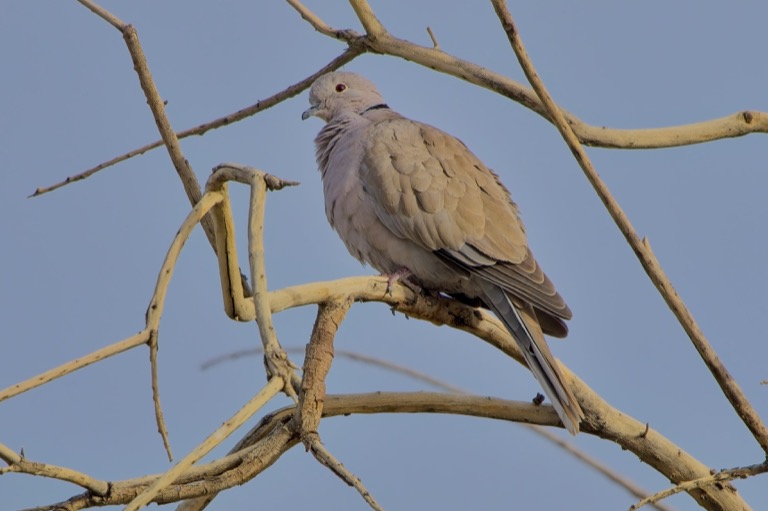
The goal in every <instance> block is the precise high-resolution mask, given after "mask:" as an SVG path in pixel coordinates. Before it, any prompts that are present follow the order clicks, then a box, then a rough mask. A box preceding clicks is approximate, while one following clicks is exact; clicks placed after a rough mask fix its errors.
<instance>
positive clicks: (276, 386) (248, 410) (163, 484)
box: [124, 376, 285, 511]
mask: <svg viewBox="0 0 768 511" xmlns="http://www.w3.org/2000/svg"><path fill="white" fill-rule="evenodd" d="M284 386H285V382H284V381H283V380H282V378H280V377H279V376H278V377H274V378H272V379H270V380H269V381H268V382H267V384H266V385H265V386H264V388H262V389H261V390H260V391H259V393H258V394H256V395H255V396H254V397H253V398H251V399H250V400H249V401H248V402H247V403H246V404H245V405H244V406H243V407H242V408H241V409H240V410H238V412H237V413H235V415H233V416H232V417H231V418H230V419H228V420H227V421H225V422H224V424H222V425H221V427H219V428H218V429H217V430H216V431H214V432H213V433H211V434H210V435H209V436H208V438H206V439H205V440H204V441H203V442H202V443H201V444H200V445H198V446H197V447H195V448H194V449H193V450H192V451H191V452H190V453H189V454H187V455H186V456H185V457H184V458H183V459H182V460H180V461H179V462H178V463H177V464H176V465H175V466H174V467H173V468H171V469H170V470H168V471H167V472H166V473H164V474H163V475H162V476H160V477H159V478H158V479H157V480H156V481H155V482H154V483H152V485H151V486H149V488H147V489H146V490H144V491H143V492H142V493H141V494H140V495H139V496H138V497H136V498H135V499H133V500H132V501H131V502H130V503H129V504H128V505H127V506H126V507H125V510H124V511H138V510H139V509H140V508H142V507H144V506H146V505H147V504H149V503H150V502H152V500H153V499H154V498H155V497H157V495H159V494H160V492H161V491H163V490H164V489H166V488H167V487H168V486H170V485H171V484H173V482H174V481H175V480H176V479H177V478H178V477H179V476H180V475H181V474H183V473H184V472H185V471H186V470H187V469H188V468H189V467H191V466H192V465H194V464H195V463H197V461H198V460H200V459H201V458H202V457H203V456H205V455H206V454H208V453H209V452H211V451H212V450H213V449H214V448H215V447H216V446H217V445H219V444H221V443H222V442H223V441H224V440H226V439H227V437H229V435H231V434H232V432H234V431H235V430H236V429H237V428H239V427H240V426H241V425H242V424H243V423H244V422H245V421H247V420H248V419H250V418H251V417H252V416H253V414H254V413H256V412H257V411H259V410H260V409H261V408H262V407H263V406H264V405H265V404H266V403H267V402H268V401H269V400H270V399H272V398H273V397H275V395H277V393H278V392H280V390H281V389H282V388H283V387H284Z"/></svg>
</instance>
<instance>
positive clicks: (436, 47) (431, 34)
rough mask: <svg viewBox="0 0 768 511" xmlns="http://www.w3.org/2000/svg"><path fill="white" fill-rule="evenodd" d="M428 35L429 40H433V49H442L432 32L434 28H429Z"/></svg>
mask: <svg viewBox="0 0 768 511" xmlns="http://www.w3.org/2000/svg"><path fill="white" fill-rule="evenodd" d="M427 33H428V34H429V38H430V39H432V48H434V49H435V50H439V49H440V44H439V43H438V42H437V38H436V37H435V34H434V33H433V32H432V27H427Z"/></svg>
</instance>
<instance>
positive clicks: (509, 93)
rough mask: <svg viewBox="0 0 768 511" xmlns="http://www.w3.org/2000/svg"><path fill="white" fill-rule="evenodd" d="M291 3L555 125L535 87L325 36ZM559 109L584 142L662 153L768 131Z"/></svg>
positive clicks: (379, 35) (458, 62) (755, 117)
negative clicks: (642, 124) (615, 122)
mask: <svg viewBox="0 0 768 511" xmlns="http://www.w3.org/2000/svg"><path fill="white" fill-rule="evenodd" d="M351 2H352V4H353V7H354V8H355V12H359V11H362V12H367V11H368V10H370V6H368V4H367V2H365V1H364V0H351ZM289 3H290V4H291V6H293V7H294V8H295V9H297V10H299V12H302V13H304V14H302V16H303V17H304V19H306V20H307V21H308V22H309V23H310V24H311V25H312V26H313V28H315V29H316V30H318V31H319V32H321V33H324V34H325V35H327V36H329V37H333V38H335V39H341V40H343V41H345V42H346V43H347V44H349V45H350V46H351V47H354V48H358V47H362V48H365V49H366V50H367V51H370V52H373V53H380V54H384V55H391V56H394V57H400V58H402V59H405V60H408V61H411V62H415V63H416V64H420V65H422V66H424V67H427V68H429V69H434V70H436V71H440V72H442V73H446V74H449V75H452V76H455V77H456V78H460V79H462V80H464V81H467V82H469V83H472V84H474V85H478V86H480V87H483V88H485V89H488V90H491V91H493V92H496V93H498V94H501V95H502V96H505V97H507V98H509V99H511V100H513V101H515V102H517V103H520V104H521V105H523V106H524V107H526V108H528V109H530V110H532V111H533V112H535V113H537V114H539V115H540V116H542V117H543V118H544V119H546V120H548V121H549V122H552V119H551V117H550V115H549V113H548V111H547V109H546V108H545V107H544V104H543V103H542V102H541V100H539V98H538V96H537V95H536V93H535V92H534V90H533V89H531V88H530V87H526V86H525V85H522V84H521V83H519V82H516V81H515V80H512V79H510V78H508V77H506V76H504V75H501V74H499V73H496V72H494V71H492V70H490V69H487V68H484V67H482V66H479V65H477V64H475V63H473V62H470V61H468V60H463V59H461V58H458V57H456V56H454V55H451V54H449V53H446V52H444V51H442V50H440V49H438V48H430V47H426V46H421V45H418V44H415V43H412V42H410V41H406V40H404V39H398V38H397V37H394V36H392V35H391V34H390V33H389V32H387V31H386V30H385V29H382V31H378V30H377V31H376V33H375V34H372V33H369V34H368V35H366V36H361V35H359V34H357V33H356V32H354V31H352V30H336V31H334V32H333V33H325V32H324V31H323V30H321V29H320V28H319V26H323V25H325V24H324V23H323V22H322V21H320V20H319V18H318V17H317V16H315V15H314V14H313V13H311V11H309V9H307V8H306V7H304V6H301V8H300V9H299V8H298V7H297V6H296V4H299V5H300V3H299V2H298V1H297V0H290V1H289ZM364 19H365V18H362V17H361V18H360V21H361V23H363V26H366V22H365V21H363V20H364ZM318 22H319V23H322V25H319V26H318V25H317V24H316V23H318ZM325 26H327V25H325ZM560 110H561V111H562V112H563V115H565V117H566V119H567V120H568V124H569V125H570V126H571V129H573V131H574V133H575V134H576V136H577V137H578V139H579V141H580V142H581V143H582V144H584V145H587V146H595V147H604V148H613V149H660V148H665V147H678V146H685V145H692V144H701V143H704V142H711V141H713V140H720V139H724V138H732V137H741V136H744V135H748V134H752V133H768V113H766V112H759V111H754V110H747V111H741V112H737V113H734V114H731V115H728V116H726V117H721V118H719V119H712V120H708V121H704V122H699V123H693V124H684V125H679V126H671V127H665V128H650V129H617V128H606V127H604V126H595V125H591V124H588V123H586V122H584V121H582V120H581V119H579V118H578V117H576V116H575V115H573V114H571V113H569V112H567V111H566V110H565V109H563V108H560Z"/></svg>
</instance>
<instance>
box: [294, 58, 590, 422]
mask: <svg viewBox="0 0 768 511" xmlns="http://www.w3.org/2000/svg"><path fill="white" fill-rule="evenodd" d="M309 103H310V108H309V109H307V110H306V111H305V112H304V113H303V114H302V116H301V117H302V119H307V118H309V117H311V116H316V117H319V118H320V119H322V120H323V121H325V125H324V127H323V128H322V129H321V130H320V132H319V133H318V135H317V137H316V138H315V149H316V151H315V156H316V159H317V165H318V169H319V171H320V175H321V177H322V183H323V193H324V196H325V212H326V215H327V217H328V221H329V222H330V224H331V226H332V227H333V229H334V230H335V231H336V232H337V233H338V235H339V237H340V238H341V240H342V241H343V242H344V244H345V245H346V247H347V249H348V250H349V252H350V254H351V255H352V256H353V257H355V258H356V259H358V260H359V261H360V262H362V263H364V264H368V265H370V266H372V267H373V268H375V269H376V270H378V271H379V272H381V273H382V274H384V275H387V276H388V277H389V279H390V280H389V282H390V284H391V283H393V282H394V281H395V280H400V279H403V280H402V281H403V283H410V284H412V285H414V286H417V287H418V288H421V289H422V290H424V291H428V292H434V293H442V294H445V295H449V296H453V297H455V298H457V299H460V300H462V301H465V303H474V304H477V303H479V304H482V305H484V306H485V307H487V308H488V309H490V310H491V311H493V313H494V314H495V315H496V316H497V317H498V318H499V319H500V320H501V322H502V323H503V324H504V326H505V327H506V328H507V330H508V331H509V333H510V334H511V335H512V337H513V338H514V339H515V341H516V342H517V344H518V345H519V347H520V350H521V351H522V353H523V356H524V358H525V361H526V363H527V365H528V367H529V369H530V370H531V372H532V373H533V375H534V376H535V377H536V379H537V380H538V382H539V384H540V385H541V386H542V388H543V389H544V393H545V394H546V395H547V397H548V398H549V400H550V401H551V402H552V405H553V406H554V408H555V410H556V411H557V414H558V416H559V417H560V420H561V421H562V423H563V425H564V426H565V428H566V429H567V430H568V432H570V433H571V434H572V435H575V434H576V433H577V432H578V431H579V423H580V422H581V420H582V419H583V418H584V413H583V411H582V409H581V407H580V406H579V403H578V401H577V399H576V397H575V396H574V393H573V391H572V389H571V387H570V385H569V382H568V380H566V379H565V377H564V376H563V373H562V371H561V370H560V368H559V366H558V364H557V362H556V361H555V359H554V357H553V355H552V353H551V352H550V350H549V347H548V346H547V343H546V340H545V339H544V333H547V334H548V335H552V336H554V337H565V336H566V334H567V333H568V329H567V326H566V325H565V322H564V320H568V319H570V318H571V316H572V314H571V311H570V309H569V308H568V306H567V305H566V304H565V302H564V300H563V298H562V297H561V296H560V295H559V294H558V293H557V291H556V290H555V287H554V285H553V284H552V282H551V281H550V279H549V278H548V277H547V276H546V275H545V274H544V272H543V271H542V269H541V267H539V265H538V263H537V262H536V260H535V259H534V257H533V254H532V253H531V250H530V249H529V248H528V242H527V238H526V234H525V229H524V227H523V224H522V222H521V220H520V217H519V214H518V208H517V205H516V204H515V203H514V202H513V201H512V198H511V196H510V193H509V191H508V190H507V189H506V188H505V187H504V185H503V184H502V183H501V181H500V179H499V177H498V176H497V175H496V174H495V173H494V172H493V171H492V170H491V169H489V168H488V167H486V166H485V165H484V164H483V163H482V162H481V161H480V159H479V158H478V157H477V156H475V155H474V154H473V153H472V152H471V151H470V150H469V149H468V148H467V147H466V146H465V145H464V143H462V142H461V141H460V140H459V139H457V138H455V137H453V136H451V135H449V134H447V133H445V132H443V131H441V130H439V129H437V128H435V127H433V126H430V125H428V124H424V123H421V122H417V121H414V120H411V119H408V118H406V117H404V116H402V115H400V114H399V113H397V112H395V111H394V110H392V109H391V108H390V107H389V106H388V105H387V103H386V102H385V101H384V99H383V98H382V96H381V94H380V93H379V92H378V90H377V89H376V86H375V85H374V84H373V83H371V82H370V81H369V80H368V79H366V78H364V77H362V76H360V75H358V74H355V73H350V72H339V71H337V72H332V73H328V74H325V75H322V76H321V77H319V78H318V79H317V80H315V82H314V83H313V84H312V87H311V88H310V92H309Z"/></svg>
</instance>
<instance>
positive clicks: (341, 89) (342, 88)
mask: <svg viewBox="0 0 768 511" xmlns="http://www.w3.org/2000/svg"><path fill="white" fill-rule="evenodd" d="M345 90H347V86H346V85H344V84H343V83H337V84H336V92H344V91H345Z"/></svg>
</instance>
